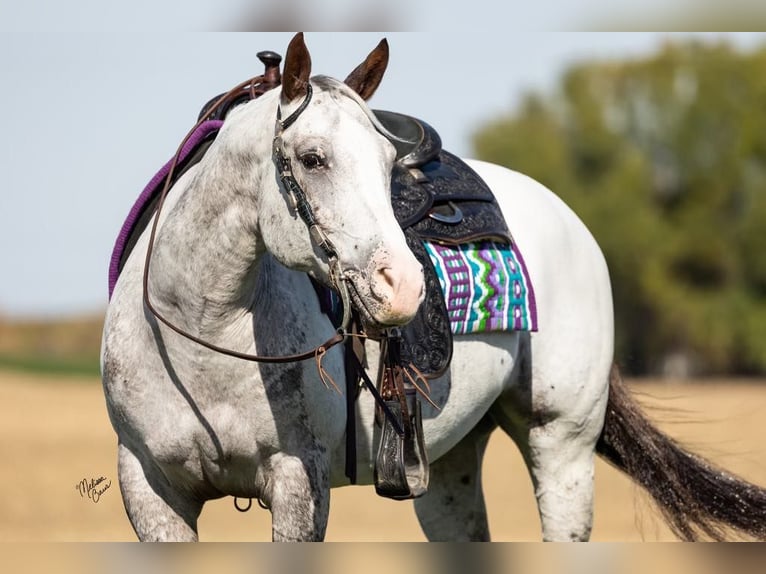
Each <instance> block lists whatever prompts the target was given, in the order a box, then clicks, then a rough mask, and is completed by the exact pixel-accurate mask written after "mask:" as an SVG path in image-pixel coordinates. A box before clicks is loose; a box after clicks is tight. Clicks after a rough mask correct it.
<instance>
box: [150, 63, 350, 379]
mask: <svg viewBox="0 0 766 574" xmlns="http://www.w3.org/2000/svg"><path fill="white" fill-rule="evenodd" d="M264 79H265V76H263V75H261V76H255V77H254V78H251V79H249V80H247V81H245V82H242V83H241V84H239V85H238V86H236V87H234V88H232V89H231V90H230V91H229V92H227V93H226V94H224V95H222V96H221V97H220V98H218V100H216V101H215V103H213V105H212V106H210V107H209V108H208V109H207V110H206V112H205V113H204V114H203V115H202V116H201V117H200V118H199V120H198V121H197V123H196V124H195V126H194V127H193V128H192V129H191V130H190V131H189V133H188V134H186V136H185V137H184V139H183V141H182V142H181V145H179V146H178V150H177V151H176V154H175V155H174V156H173V159H172V161H171V164H170V170H169V172H168V175H167V177H166V179H165V184H164V186H163V188H162V192H161V194H160V197H159V200H158V202H157V210H156V213H155V215H154V221H153V223H152V228H151V234H150V236H149V246H148V247H147V250H146V260H145V263H144V275H143V295H144V297H143V298H144V304H145V305H146V308H147V309H148V310H149V312H150V313H151V314H152V315H153V316H154V318H155V319H157V320H158V321H159V322H161V323H162V324H164V325H165V326H166V327H168V328H169V329H171V330H172V331H174V332H176V333H177V334H179V335H181V336H182V337H184V338H186V339H188V340H190V341H193V342H194V343H196V344H198V345H201V346H202V347H205V348H207V349H210V350H211V351H215V352H216V353H220V354H222V355H227V356H229V357H234V358H237V359H242V360H245V361H252V362H256V363H294V362H298V361H303V360H306V359H311V358H315V359H316V360H317V365H318V367H319V369H320V374H321V373H322V368H321V359H322V357H323V356H324V354H325V353H326V352H327V351H328V350H329V349H330V348H332V347H334V346H335V345H338V344H339V343H342V342H343V341H345V340H346V337H347V336H349V334H348V333H347V331H346V328H347V327H348V324H349V321H350V316H351V302H350V298H349V294H348V288H347V286H346V279H345V278H344V274H343V270H342V267H341V264H340V261H339V259H338V255H337V251H336V249H335V247H334V246H333V244H332V243H331V242H330V240H329V238H328V237H327V235H326V234H325V233H324V232H323V231H322V230H321V229H320V227H319V226H318V224H317V221H316V218H315V217H314V213H313V210H312V209H311V205H309V202H308V199H307V197H306V194H305V192H304V191H303V189H302V188H301V186H300V184H299V183H298V181H297V180H296V179H295V177H294V176H293V174H292V169H291V166H290V159H289V158H288V157H287V155H286V153H285V149H284V146H283V143H282V133H283V132H284V130H285V129H287V128H288V127H290V125H292V124H293V123H294V122H295V120H296V119H297V118H298V116H300V114H301V113H302V112H303V111H304V110H305V109H306V107H307V106H308V104H309V102H310V101H311V96H312V88H311V84H307V93H306V98H305V99H304V100H303V102H302V103H301V105H300V106H299V107H298V108H297V109H296V110H295V111H294V112H293V113H292V114H290V116H288V117H287V118H286V119H285V120H282V119H281V116H282V109H281V105H280V106H279V107H278V108H277V120H276V129H275V136H274V144H273V159H274V162H275V163H276V166H277V169H278V174H279V178H280V180H281V181H282V185H283V186H284V188H285V190H286V191H287V193H288V195H289V198H290V203H291V206H292V207H293V209H294V210H295V211H296V212H297V213H298V215H299V216H300V218H301V219H302V220H303V222H304V223H305V224H306V226H307V227H308V229H309V235H310V237H311V241H312V242H313V243H314V244H315V245H316V246H317V247H318V248H320V249H321V250H322V252H323V253H324V254H325V255H326V257H327V260H328V263H329V265H330V280H331V282H332V283H333V285H334V287H335V288H336V290H337V292H338V293H339V294H340V296H341V300H342V302H343V321H342V323H341V326H340V328H338V330H337V331H336V332H335V334H334V335H333V336H332V337H330V338H329V339H327V341H325V342H324V343H322V344H321V345H318V346H317V347H315V348H313V349H311V350H309V351H305V352H303V353H296V354H293V355H281V356H261V355H253V354H249V353H243V352H240V351H235V350H233V349H227V348H225V347H221V346H218V345H215V344H213V343H210V342H208V341H205V340H204V339H201V338H200V337H197V336H195V335H192V334H191V333H189V332H187V331H185V330H183V329H181V328H180V327H179V326H177V325H175V324H174V323H172V322H171V321H170V320H169V319H167V318H166V317H165V316H163V315H162V314H161V313H160V312H159V311H158V310H157V308H156V307H155V306H154V305H153V304H152V302H151V300H150V298H149V267H150V263H151V258H152V254H153V252H154V243H155V238H156V234H157V228H158V224H159V220H160V212H161V211H162V207H163V205H164V203H165V199H166V197H167V195H168V192H169V191H170V188H171V185H172V182H173V176H174V174H175V171H176V166H177V164H178V160H179V157H180V155H181V150H182V149H183V146H184V145H185V144H186V142H187V141H188V140H189V138H190V137H191V136H192V134H193V133H194V131H195V130H196V129H197V128H198V127H199V126H200V124H202V123H203V122H205V121H207V119H208V118H210V117H211V116H212V115H213V114H214V113H215V112H216V111H218V110H220V109H222V108H223V106H225V105H227V104H229V103H231V102H233V101H234V100H236V99H237V98H240V97H242V91H243V90H245V89H247V90H249V95H250V99H254V98H255V97H257V93H256V86H257V85H258V84H259V83H262V82H263V81H264ZM323 381H324V378H323Z"/></svg>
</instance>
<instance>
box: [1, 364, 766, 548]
mask: <svg viewBox="0 0 766 574" xmlns="http://www.w3.org/2000/svg"><path fill="white" fill-rule="evenodd" d="M631 386H632V388H633V389H634V390H636V391H637V392H639V393H640V399H641V401H642V402H643V403H644V404H645V405H647V406H648V408H649V411H650V412H651V413H652V416H653V417H654V418H655V420H657V421H658V422H659V423H660V425H661V426H662V427H663V428H665V429H666V430H667V431H668V432H669V433H671V434H672V435H673V436H675V437H677V438H679V439H681V440H682V442H684V443H685V444H686V445H689V446H691V447H693V449H694V450H695V451H696V452H699V453H702V454H704V455H705V456H707V457H708V458H710V459H712V460H714V461H716V462H717V463H719V464H721V465H723V466H725V467H726V468H728V469H729V470H732V471H734V472H736V473H738V474H740V475H741V476H744V477H745V478H747V479H749V480H751V481H753V482H756V483H758V484H761V485H766V446H764V441H763V437H764V436H766V432H765V431H766V419H765V418H764V413H766V384H764V383H763V382H743V381H706V382H697V383H664V384H661V383H658V382H641V383H640V384H639V383H633V384H632V385H631ZM0 405H1V406H0V409H2V411H1V412H2V416H1V417H0V452H2V456H3V464H2V466H0V541H130V540H134V539H135V537H134V534H133V531H132V530H131V528H130V525H129V523H128V520H127V518H126V516H125V513H124V510H123V507H122V501H121V499H120V493H119V488H118V486H117V481H116V462H115V450H116V449H115V435H114V433H113V431H112V428H111V426H110V423H109V420H108V418H107V415H106V411H105V407H104V399H103V395H102V393H101V387H100V384H99V382H98V380H97V379H94V378H90V377H84V378H77V377H73V376H68V377H66V378H64V379H60V378H56V377H54V376H48V375H40V374H37V375H32V374H18V373H11V372H2V371H0ZM668 421H675V422H668ZM100 477H104V478H105V480H104V481H103V482H101V483H100V484H99V486H98V487H97V488H103V487H104V486H105V485H107V484H108V483H110V482H111V486H110V487H109V488H108V489H107V490H105V491H104V492H103V494H102V495H101V497H100V500H98V502H97V503H94V502H93V501H92V500H90V499H88V498H84V497H81V495H80V494H79V492H78V489H77V485H78V484H79V483H80V482H81V481H82V480H83V479H87V480H91V479H94V480H96V479H98V478H100ZM484 484H485V493H486V498H487V506H488V509H489V518H490V528H491V531H492V535H493V539H494V540H497V541H514V540H527V541H535V540H539V537H540V535H539V532H540V530H539V520H538V518H537V511H536V507H535V505H534V499H533V496H532V488H531V484H530V481H529V478H528V476H527V474H526V470H525V468H524V466H523V463H522V461H521V458H520V456H519V455H518V453H517V451H516V448H515V446H514V445H513V444H512V443H511V442H510V440H509V439H507V438H506V437H505V436H504V435H501V434H500V433H496V434H495V435H494V436H493V437H492V440H491V442H490V446H489V451H488V453H487V458H486V461H485V466H484ZM199 530H200V538H201V539H203V540H230V541H265V540H269V538H270V522H269V514H268V512H267V511H265V510H262V509H260V508H259V507H258V506H257V505H256V504H254V505H253V508H252V509H251V510H250V511H249V512H247V513H239V512H237V511H236V510H235V509H234V507H233V500H232V499H231V498H226V499H223V500H219V501H215V502H212V503H209V504H208V505H207V506H206V508H205V510H204V511H203V514H202V517H201V519H200V526H199ZM423 539H424V538H423V535H422V534H421V532H420V529H419V527H418V524H417V520H416V518H415V515H414V512H413V510H412V505H411V503H408V502H395V501H390V500H384V499H381V498H379V497H377V496H376V495H375V493H374V491H373V490H372V488H371V487H349V488H345V489H339V490H336V491H334V492H333V497H332V503H331V513H330V523H329V527H328V531H327V540H330V541H420V540H423ZM672 539H673V537H672V535H671V534H670V533H669V531H668V530H667V529H666V528H665V527H664V526H663V525H662V524H661V522H660V520H659V518H658V517H657V514H656V513H655V512H654V510H653V509H652V507H651V505H650V504H649V503H648V501H647V499H646V498H645V497H644V496H643V494H641V492H640V490H639V489H638V488H637V487H634V486H633V485H632V483H630V482H629V481H628V480H627V479H626V478H625V477H624V476H622V475H621V474H619V473H618V472H617V471H615V470H613V469H612V468H610V467H608V466H607V465H606V464H604V463H601V462H600V461H599V463H598V467H597V469H596V508H595V525H594V530H593V540H596V541H640V540H648V541H654V540H672Z"/></svg>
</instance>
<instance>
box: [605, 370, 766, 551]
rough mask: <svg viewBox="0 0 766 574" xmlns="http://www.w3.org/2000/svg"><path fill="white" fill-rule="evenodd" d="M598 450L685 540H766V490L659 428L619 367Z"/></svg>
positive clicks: (613, 375) (611, 384) (611, 386)
mask: <svg viewBox="0 0 766 574" xmlns="http://www.w3.org/2000/svg"><path fill="white" fill-rule="evenodd" d="M596 452H598V454H600V455H601V456H602V457H604V458H605V459H606V460H607V461H609V462H610V463H611V464H612V465H614V466H615V467H617V468H618V469H619V470H621V471H623V472H624V473H626V474H627V475H628V476H630V477H631V478H632V479H633V480H634V481H636V482H637V483H638V484H640V485H641V486H642V487H644V488H645V489H646V490H647V491H648V493H649V495H650V496H651V497H652V498H653V499H654V502H655V503H656V504H657V506H658V507H659V509H660V511H661V512H662V514H663V516H664V518H665V520H666V521H667V523H668V525H669V526H670V528H671V529H672V530H673V532H674V533H675V534H676V536H678V537H679V538H681V539H682V540H686V541H693V540H699V539H702V538H712V539H714V540H724V539H725V538H727V537H728V536H731V535H732V534H734V533H736V534H737V535H739V536H742V535H744V536H745V537H752V538H755V539H758V540H764V539H766V489H763V488H760V487H758V486H756V485H753V484H750V483H749V482H746V481H745V480H742V479H741V478H738V477H736V476H734V475H732V474H730V473H728V472H726V471H724V470H722V469H720V468H716V467H715V466H714V465H713V464H711V463H710V462H708V461H706V460H705V459H703V458H701V457H699V456H697V455H695V454H692V453H689V452H687V451H685V450H684V449H683V448H681V447H680V446H679V445H678V443H676V442H675V441H674V440H673V439H672V438H670V437H668V436H667V435H665V434H664V433H662V432H661V431H659V430H658V429H657V428H656V427H655V426H654V425H653V424H652V423H651V422H650V421H649V419H648V418H647V417H646V415H644V414H643V413H642V412H641V409H640V407H639V405H638V403H637V402H636V401H635V400H634V399H633V398H632V397H631V395H630V392H629V390H628V388H627V387H626V386H625V384H624V383H623V381H622V378H621V377H620V373H619V370H618V369H617V367H616V366H613V367H612V372H611V374H610V377H609V400H608V403H607V409H606V420H605V421H604V428H603V430H602V431H601V436H600V437H599V439H598V443H597V445H596ZM732 531H734V532H732Z"/></svg>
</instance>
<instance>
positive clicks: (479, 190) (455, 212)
mask: <svg viewBox="0 0 766 574" xmlns="http://www.w3.org/2000/svg"><path fill="white" fill-rule="evenodd" d="M374 113H375V115H376V117H377V118H378V119H379V120H380V121H381V123H382V124H383V125H384V126H385V127H386V128H387V129H388V130H389V131H391V132H392V133H393V134H394V135H396V136H398V137H400V138H402V139H407V140H408V141H409V142H411V143H407V144H402V143H400V142H396V141H394V142H393V143H394V145H395V146H396V147H397V152H398V154H397V161H396V163H395V164H394V169H393V173H392V175H391V204H392V207H393V209H394V215H395V216H396V220H397V221H398V222H399V225H400V226H401V228H402V230H403V231H404V234H405V237H406V239H407V244H408V246H409V248H410V250H411V251H412V252H413V253H414V255H415V257H416V258H417V259H418V261H419V262H420V263H421V265H422V266H423V272H424V274H425V280H426V298H425V300H424V301H423V304H422V305H421V306H420V309H419V310H418V313H417V315H416V316H415V318H414V319H413V320H412V322H410V323H409V324H408V325H407V326H405V327H404V328H402V330H401V337H402V344H401V357H402V360H403V361H404V362H405V363H412V364H413V365H415V367H416V368H417V369H418V370H419V371H420V373H422V374H423V375H424V376H425V377H426V378H427V379H433V378H437V377H440V376H441V375H443V374H444V372H445V371H446V370H447V368H448V367H449V363H450V359H451V357H452V332H451V330H450V323H449V316H448V315H447V308H446V305H445V303H444V297H443V295H442V290H441V288H440V286H439V279H438V277H437V275H436V271H435V269H434V266H433V263H432V262H431V259H430V257H429V256H428V253H427V252H426V249H425V247H424V246H423V242H424V241H431V242H436V243H442V244H447V245H461V244H464V243H469V242H473V241H478V240H496V241H500V242H503V243H511V242H512V237H511V233H510V231H509V230H508V226H507V225H506V223H505V220H504V218H503V216H502V214H501V213H500V207H499V206H498V204H497V202H496V200H495V197H494V195H493V194H492V192H491V191H490V189H489V187H488V186H487V184H486V183H485V182H484V181H483V180H482V179H481V178H480V177H479V176H478V175H477V174H476V172H475V171H473V170H472V169H471V168H470V167H469V166H468V165H467V164H466V163H465V162H463V161H462V160H460V159H459V158H458V157H456V156H454V155H453V154H451V153H449V152H447V151H445V150H443V149H442V147H441V139H440V138H439V134H438V133H437V132H436V130H435V129H434V128H433V127H431V126H430V125H429V124H428V123H426V122H424V121H422V120H418V119H415V118H413V117H410V116H406V115H403V114H398V113H394V112H386V111H379V110H375V112H374Z"/></svg>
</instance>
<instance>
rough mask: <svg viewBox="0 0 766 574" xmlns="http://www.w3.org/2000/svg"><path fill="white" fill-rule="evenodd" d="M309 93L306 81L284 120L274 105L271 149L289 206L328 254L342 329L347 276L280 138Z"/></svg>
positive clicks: (347, 303)
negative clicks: (302, 95) (301, 96)
mask: <svg viewBox="0 0 766 574" xmlns="http://www.w3.org/2000/svg"><path fill="white" fill-rule="evenodd" d="M312 93H313V89H312V87H311V84H307V85H306V98H305V99H304V100H303V102H302V103H301V105H300V106H299V107H298V108H297V109H296V110H295V111H294V112H293V113H292V114H290V115H289V116H288V117H287V118H286V119H284V120H282V106H281V105H280V106H279V107H278V108H277V123H276V127H275V129H274V142H273V149H272V151H273V157H274V163H276V165H277V171H278V173H279V179H280V181H281V182H282V186H283V187H284V188H285V191H287V194H288V198H289V200H290V206H291V208H292V209H293V211H294V212H296V213H297V214H298V215H299V216H300V218H301V219H302V220H303V223H305V224H306V227H308V230H309V237H310V238H311V242H312V243H313V244H314V245H316V247H318V248H319V249H321V250H322V252H323V253H324V254H325V257H327V262H328V263H329V266H330V282H331V283H332V285H333V287H335V290H336V292H337V293H338V294H339V295H340V297H341V301H342V303H343V319H342V320H341V325H340V329H341V330H343V331H344V332H345V330H346V328H347V327H348V324H349V322H350V320H351V301H350V298H349V294H348V287H347V285H346V278H345V275H344V273H343V267H342V266H341V263H340V259H339V258H338V252H337V250H336V249H335V246H334V245H333V244H332V241H330V238H329V237H327V234H326V233H325V232H324V231H323V230H322V228H321V227H319V224H318V223H317V220H316V217H314V210H313V209H311V204H310V203H309V201H308V198H307V197H306V193H305V192H304V191H303V188H302V187H301V186H300V184H299V183H298V180H296V179H295V176H294V175H293V170H292V165H291V162H290V158H289V157H287V153H286V152H285V146H284V143H283V142H282V133H283V132H284V131H285V130H286V129H287V128H289V127H290V126H291V125H292V124H293V123H294V122H295V120H296V119H297V118H298V116H300V115H301V113H303V111H304V110H305V109H306V107H307V106H308V105H309V102H310V101H311V96H312Z"/></svg>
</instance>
